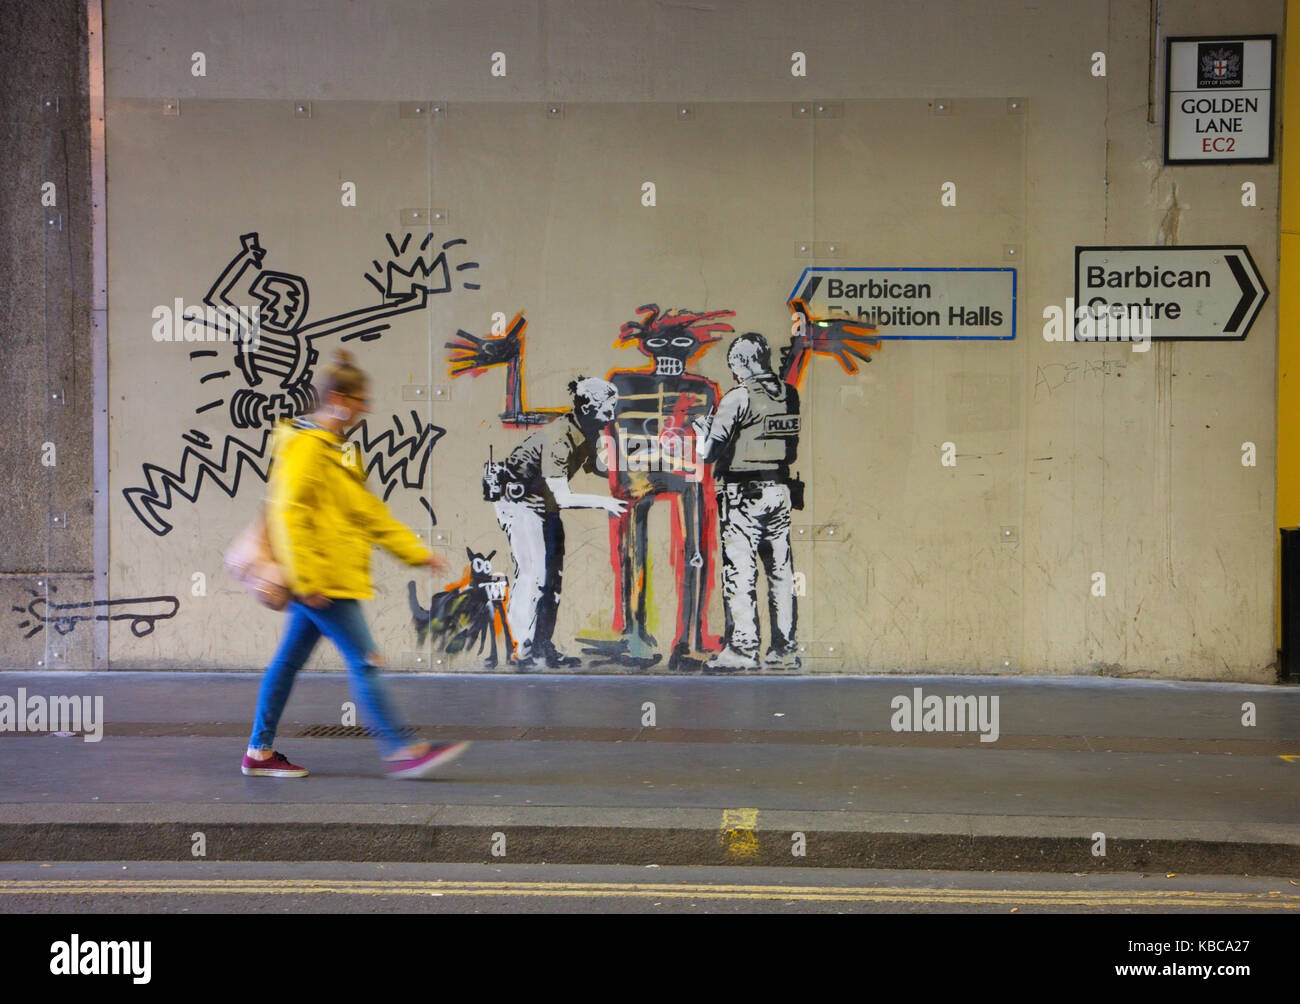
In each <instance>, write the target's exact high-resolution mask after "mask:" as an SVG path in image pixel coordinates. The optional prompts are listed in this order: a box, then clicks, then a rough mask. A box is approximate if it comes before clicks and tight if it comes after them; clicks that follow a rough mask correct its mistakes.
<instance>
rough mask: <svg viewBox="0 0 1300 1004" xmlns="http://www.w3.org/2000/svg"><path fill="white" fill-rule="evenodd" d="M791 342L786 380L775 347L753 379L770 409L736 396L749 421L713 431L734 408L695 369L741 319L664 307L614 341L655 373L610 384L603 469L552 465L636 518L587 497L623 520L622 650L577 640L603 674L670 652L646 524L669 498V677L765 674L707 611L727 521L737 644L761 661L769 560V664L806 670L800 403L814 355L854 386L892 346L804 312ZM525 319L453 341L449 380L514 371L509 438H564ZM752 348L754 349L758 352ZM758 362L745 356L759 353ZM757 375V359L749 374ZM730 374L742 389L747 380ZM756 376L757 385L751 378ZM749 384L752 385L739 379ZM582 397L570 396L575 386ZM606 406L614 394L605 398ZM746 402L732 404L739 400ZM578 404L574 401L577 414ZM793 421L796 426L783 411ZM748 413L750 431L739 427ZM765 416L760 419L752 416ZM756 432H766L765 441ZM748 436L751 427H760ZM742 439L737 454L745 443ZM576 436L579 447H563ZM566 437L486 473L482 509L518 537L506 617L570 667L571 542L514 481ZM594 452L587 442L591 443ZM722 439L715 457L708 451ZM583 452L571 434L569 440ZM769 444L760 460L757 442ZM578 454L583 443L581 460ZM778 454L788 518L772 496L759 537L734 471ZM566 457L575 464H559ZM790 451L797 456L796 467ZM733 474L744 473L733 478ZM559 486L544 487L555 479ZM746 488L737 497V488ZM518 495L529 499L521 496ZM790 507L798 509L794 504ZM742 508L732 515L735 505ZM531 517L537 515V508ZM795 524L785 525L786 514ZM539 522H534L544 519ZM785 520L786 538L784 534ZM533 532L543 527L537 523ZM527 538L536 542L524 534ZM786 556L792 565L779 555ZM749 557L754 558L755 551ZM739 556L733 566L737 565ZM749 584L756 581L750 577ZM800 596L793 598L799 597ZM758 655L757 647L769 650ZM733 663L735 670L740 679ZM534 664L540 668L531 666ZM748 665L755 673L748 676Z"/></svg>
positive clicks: (730, 619) (776, 469)
mask: <svg viewBox="0 0 1300 1004" xmlns="http://www.w3.org/2000/svg"><path fill="white" fill-rule="evenodd" d="M788 306H789V309H790V310H791V315H790V316H791V320H792V322H794V323H793V326H792V328H791V336H790V339H789V342H788V344H786V345H784V346H783V347H782V349H781V356H780V365H779V368H774V367H773V364H772V360H771V350H770V348H769V347H768V346H767V343H766V341H765V340H763V349H764V351H763V354H762V356H763V364H764V366H765V369H763V370H762V371H761V379H760V373H759V372H757V371H756V372H755V373H754V374H753V377H754V378H755V379H757V380H758V383H757V384H755V385H754V389H756V390H763V388H767V390H770V391H771V395H768V394H767V391H766V390H763V394H764V397H765V398H766V399H767V402H768V403H763V402H762V401H760V399H759V398H758V397H755V398H754V399H753V400H752V401H751V400H750V398H749V394H750V387H748V386H744V385H742V388H738V390H741V391H742V392H743V394H744V398H745V403H744V407H740V401H739V398H733V399H732V402H731V403H730V404H729V405H728V407H727V412H726V413H727V414H728V415H730V414H731V413H732V412H735V413H736V414H735V415H731V417H729V418H728V419H726V420H725V421H723V422H718V423H717V424H715V423H714V420H715V418H716V416H717V414H718V409H719V408H720V407H721V402H722V399H723V398H722V394H721V391H720V390H719V388H718V386H717V385H716V384H715V383H714V382H713V381H712V380H710V379H708V378H707V377H705V376H703V375H702V374H699V373H695V372H692V371H691V369H690V367H691V365H692V363H694V362H695V361H696V360H698V359H699V358H700V357H701V356H702V355H703V354H704V353H705V352H706V351H707V350H708V348H709V347H710V346H711V345H713V344H714V343H716V342H718V341H720V340H721V338H722V334H723V333H725V332H732V331H734V328H732V326H731V325H730V324H728V323H726V322H725V321H723V320H721V319H722V318H728V317H734V316H735V314H734V312H733V311H730V310H716V311H707V312H697V311H690V310H666V311H661V310H660V308H659V306H658V305H657V304H646V305H644V306H641V307H638V308H637V313H638V314H639V315H640V316H639V318H638V319H637V320H633V321H628V322H626V323H625V324H624V325H623V326H622V327H621V329H620V331H619V334H618V337H617V338H616V339H615V342H614V344H615V346H617V347H620V348H623V347H627V346H629V345H633V344H635V345H636V347H637V348H638V349H639V350H640V351H641V352H642V353H643V354H644V355H646V356H648V357H650V360H651V362H650V363H649V364H648V365H647V366H645V367H641V368H637V369H614V370H611V371H610V372H609V374H608V377H607V381H606V382H607V383H608V385H609V387H610V388H611V390H610V392H609V394H608V397H609V399H610V400H612V401H613V409H612V413H611V414H612V418H611V420H610V421H609V422H608V423H607V424H606V425H605V426H603V427H602V428H600V429H599V430H598V431H597V432H596V433H595V439H596V448H595V454H594V456H593V457H589V458H585V459H584V460H583V461H582V462H581V463H576V464H572V463H569V461H567V460H566V461H565V463H564V464H562V465H559V466H553V473H556V474H558V473H561V471H560V470H559V467H560V466H564V467H565V468H566V470H567V474H566V478H565V479H566V480H567V478H568V477H571V476H572V473H573V472H574V471H575V470H577V469H578V468H580V467H581V468H582V469H586V470H588V471H590V472H598V473H604V474H605V475H606V476H607V477H608V479H609V484H610V493H611V497H612V499H614V500H616V501H618V502H620V503H622V504H623V507H622V508H621V509H619V510H615V509H614V508H612V507H610V506H609V505H608V502H609V500H603V501H601V500H602V499H603V497H602V496H588V497H586V498H588V499H589V501H588V502H587V503H586V504H587V505H589V506H591V507H597V506H600V507H604V508H607V509H608V510H609V512H610V514H611V515H612V516H615V517H616V518H615V519H614V520H612V521H611V523H610V561H611V566H612V568H613V571H614V593H615V605H614V614H613V630H614V631H615V633H616V634H617V637H616V638H613V639H610V638H601V637H595V636H579V638H578V640H579V641H580V642H581V643H582V644H583V646H584V648H583V654H584V655H586V656H588V657H590V658H592V660H593V661H594V662H595V663H596V664H601V663H619V664H623V665H629V666H633V667H636V668H648V667H650V666H653V665H656V664H657V663H659V662H660V660H661V659H662V657H663V656H662V653H661V652H660V651H659V643H658V641H657V640H656V638H655V637H654V635H653V634H652V633H651V631H650V629H649V602H648V585H649V579H650V557H649V555H650V541H649V533H648V520H649V513H650V510H651V507H652V506H653V505H654V503H655V502H657V501H659V500H661V499H663V500H667V501H669V502H670V504H671V505H672V514H671V519H670V526H671V533H672V540H671V546H670V549H669V553H670V557H671V560H672V566H673V573H674V574H673V580H674V586H675V590H676V597H677V617H676V622H675V625H674V636H673V641H672V645H671V649H670V655H669V660H668V666H669V668H670V669H674V670H690V669H699V668H701V667H705V666H707V667H708V668H710V669H713V670H719V671H729V670H731V669H736V668H746V669H751V668H758V666H759V663H758V660H757V658H756V657H755V658H750V657H749V655H748V654H745V655H744V657H743V658H739V657H737V656H736V655H735V648H734V646H733V647H732V650H731V652H730V654H728V649H727V648H725V647H724V648H723V651H722V653H719V652H718V649H719V647H720V644H721V642H722V641H723V639H721V638H718V637H716V636H714V635H711V634H710V633H709V632H708V627H707V623H706V613H705V611H706V610H707V607H708V602H709V596H710V592H711V587H712V582H713V548H712V541H713V533H714V527H715V526H719V516H720V513H721V512H723V511H725V513H726V516H727V519H726V520H724V521H723V525H720V532H721V536H722V540H723V558H724V574H723V594H724V599H725V600H727V601H728V605H727V608H726V609H727V632H726V633H727V638H728V639H731V638H733V636H736V637H737V638H738V640H739V644H740V645H741V648H742V649H743V650H744V651H745V652H746V653H748V650H749V649H750V648H751V647H752V645H751V643H750V638H749V635H748V634H746V633H745V632H746V631H747V630H748V628H747V625H748V624H749V623H750V621H754V623H755V625H756V615H755V616H754V617H753V618H750V617H749V616H748V615H749V612H750V608H749V605H748V600H747V597H748V596H749V595H750V594H751V593H754V592H755V588H756V585H754V584H751V583H750V580H751V579H754V580H755V583H756V570H757V564H756V563H757V562H759V561H761V562H762V563H763V564H764V567H765V570H767V571H768V574H769V580H771V579H772V577H773V576H775V579H776V582H777V588H776V592H775V594H774V595H775V596H776V597H777V599H778V600H779V601H780V605H779V610H777V611H776V613H774V615H773V622H774V623H775V624H777V625H778V627H777V630H778V631H779V638H778V639H777V641H776V642H775V649H776V655H774V656H772V657H771V659H770V660H769V662H768V665H770V666H779V667H781V668H794V666H795V665H797V657H793V656H792V653H793V649H794V630H795V629H794V606H793V599H794V583H795V573H794V572H793V569H792V568H791V567H790V562H789V554H788V550H789V534H788V528H789V520H790V516H789V512H790V509H791V508H792V506H793V503H794V502H798V505H799V506H802V497H801V496H802V489H803V485H802V482H800V481H799V480H798V478H797V476H792V475H791V472H790V471H789V464H790V463H793V462H794V460H795V458H796V457H797V450H798V425H799V414H798V390H797V386H798V384H799V383H800V381H801V380H802V378H803V375H804V373H805V372H806V370H807V366H808V362H809V361H810V360H811V358H812V357H813V356H815V355H826V356H831V357H833V358H835V359H837V360H838V361H839V363H840V365H841V367H842V368H843V369H844V371H845V372H846V373H850V374H852V373H856V372H857V369H858V363H859V362H870V361H871V353H872V352H874V351H875V350H877V349H878V348H879V347H880V341H879V339H875V338H872V337H871V336H872V335H873V334H874V329H873V328H870V327H868V326H866V325H862V324H859V323H857V322H856V321H854V320H853V319H852V318H848V317H829V318H822V317H812V316H810V314H809V312H808V310H807V308H806V307H805V305H804V302H803V301H802V300H799V299H795V300H792V301H790V303H789V304H788ZM526 331H527V321H526V320H525V319H524V315H523V313H522V312H520V313H518V314H516V315H515V317H514V318H513V319H512V320H511V322H510V323H509V324H508V325H506V326H505V329H504V330H503V331H502V332H501V334H498V335H492V336H487V337H479V336H477V335H474V334H471V333H470V332H467V331H464V330H460V331H458V332H457V335H456V338H454V339H452V340H450V341H448V342H446V343H445V344H446V348H447V349H448V350H449V352H448V372H449V373H450V375H451V376H452V377H453V378H456V377H460V376H463V375H466V374H468V375H470V376H471V377H478V376H480V375H482V374H483V373H485V372H487V371H488V370H490V369H494V368H504V369H505V376H506V386H505V409H504V411H503V412H502V413H501V416H500V417H501V421H502V424H503V425H504V426H505V427H507V428H529V427H533V426H538V425H546V426H547V428H550V427H551V426H555V427H556V428H557V429H559V428H562V427H561V426H560V424H559V418H560V417H562V416H566V415H567V416H569V419H570V421H572V420H573V416H574V414H575V413H574V412H573V411H565V410H562V409H558V408H540V409H539V408H530V407H529V406H528V404H527V396H526V394H527V389H526V386H525V383H524V356H525V345H524V335H525V332H526ZM745 344H750V342H749V341H747V342H746V343H745ZM746 351H748V350H746ZM749 364H750V365H751V366H752V365H756V360H754V359H751V360H749ZM735 372H736V371H735V370H734V369H733V375H734V374H735ZM747 378H749V375H748V373H747V376H746V378H744V379H747ZM737 380H738V381H742V378H739V377H738V378H737ZM571 390H572V385H571ZM600 393H601V394H605V393H606V392H605V391H603V390H602V391H600ZM733 393H734V392H733ZM575 406H576V401H575ZM774 407H776V408H787V409H792V410H787V411H786V412H779V411H773V410H772V409H773V408H774ZM742 412H743V414H744V419H743V421H742V420H740V419H739V418H738V416H739V415H740V414H741V413H742ZM780 415H785V416H786V420H787V421H788V422H789V427H788V428H785V429H784V430H782V429H781V418H780V417H779V416H780ZM755 416H758V417H757V418H755ZM754 422H759V423H760V424H762V426H763V427H762V428H761V429H759V430H758V431H757V432H755V431H753V429H752V425H753V423H754ZM747 423H748V424H747ZM742 430H743V431H744V432H745V437H746V438H745V439H744V440H743V441H740V442H739V443H738V439H739V436H740V433H741V431H742ZM566 435H568V434H567V433H566ZM557 436H559V433H558V432H555V431H554V430H553V431H552V432H550V433H548V434H547V435H546V436H544V437H543V436H539V435H538V434H537V433H534V434H533V435H532V436H530V437H529V439H528V440H526V441H525V444H524V446H526V447H527V448H528V449H527V450H526V451H525V454H527V456H525V455H521V454H520V451H521V450H524V446H521V447H518V448H516V450H515V451H514V453H512V454H511V457H510V459H508V460H507V461H505V462H503V463H498V462H496V461H491V460H489V462H488V463H487V464H486V465H485V479H484V486H485V490H484V497H485V498H488V499H490V500H492V501H493V503H494V506H496V507H497V515H498V522H499V523H500V525H501V526H502V528H503V529H505V530H506V531H507V534H508V535H509V536H511V552H512V554H513V555H514V557H515V563H516V568H515V591H514V598H513V599H512V601H511V603H510V605H509V607H508V611H509V615H510V616H509V618H508V619H509V621H510V623H511V625H512V626H513V627H514V634H515V639H516V641H517V642H519V641H521V640H522V641H528V642H529V643H530V647H531V643H532V641H533V640H534V639H533V631H534V630H535V629H536V627H537V626H538V625H540V626H541V628H542V634H540V635H538V636H537V637H538V638H540V639H541V649H540V650H541V651H543V652H544V653H545V655H544V658H545V661H546V664H547V665H548V666H572V665H576V664H577V663H578V662H579V660H578V659H577V658H576V657H572V656H564V655H561V654H559V653H557V652H556V651H555V649H554V646H553V645H552V644H551V643H550V634H549V633H547V632H549V630H550V629H551V628H553V627H554V611H555V607H556V605H557V604H558V597H559V576H560V570H561V568H562V565H563V549H564V531H563V524H562V522H561V521H560V517H559V513H558V509H559V508H563V507H564V506H556V505H552V504H551V502H550V501H549V500H546V499H545V498H544V493H541V492H537V493H534V495H533V503H534V504H533V505H532V506H531V513H532V515H529V516H526V515H523V514H522V513H521V512H520V511H519V510H518V509H517V507H518V506H519V504H520V500H521V498H522V494H523V493H524V492H525V491H526V489H525V488H524V487H522V485H523V484H524V482H525V480H526V478H523V477H520V476H518V475H517V473H516V472H515V470H514V467H517V466H520V465H521V464H522V465H523V466H525V467H527V468H528V470H531V466H530V465H531V460H532V458H531V455H532V454H534V453H537V452H538V451H540V452H541V453H542V454H543V455H545V454H546V451H547V450H548V449H551V448H552V447H553V446H554V444H555V441H556V438H557ZM587 436H588V439H590V432H589V431H588V433H587ZM709 437H714V438H713V440H712V441H711V444H710V446H709V450H711V451H712V453H711V454H710V453H709V450H705V448H704V444H705V442H706V440H708V439H709ZM569 438H570V439H572V438H573V437H572V436H569ZM753 438H761V439H762V440H763V441H764V442H763V447H762V449H759V448H758V447H757V446H755V445H754V444H751V443H750V439H753ZM737 445H740V446H741V448H742V455H741V460H740V461H739V462H738V463H736V462H735V457H734V454H735V451H736V448H737ZM573 449H576V447H573V446H572V444H570V447H569V450H570V451H571V450H573ZM764 451H766V452H774V451H775V452H779V453H780V454H781V458H780V461H779V465H775V466H773V467H772V469H771V470H767V471H759V473H765V474H766V475H767V476H766V477H764V478H757V477H752V478H749V480H751V481H755V482H758V481H772V482H773V486H775V484H776V482H778V481H779V483H780V487H781V488H782V489H783V490H784V491H785V493H786V495H788V496H790V504H782V505H776V495H775V494H774V493H769V496H771V497H769V498H768V500H767V503H766V506H767V508H773V506H775V508H774V509H773V513H776V514H777V515H776V516H775V518H774V519H768V518H767V516H768V515H770V514H767V513H765V514H764V519H763V520H760V521H759V522H760V523H761V525H752V526H751V525H749V524H748V523H747V522H746V521H747V520H750V521H752V520H753V518H754V517H755V515H756V514H755V513H753V512H751V511H750V510H751V509H753V506H751V505H749V504H748V503H749V501H750V500H749V499H748V498H747V497H745V493H747V492H748V493H752V492H753V491H754V489H751V488H741V487H740V486H739V483H740V481H741V475H740V473H739V472H738V471H737V470H736V468H739V469H741V470H743V469H744V468H745V467H746V466H747V463H748V462H747V461H746V460H745V459H744V457H745V455H746V453H747V452H751V453H756V455H757V453H762V452H764ZM562 452H564V455H565V456H566V457H568V456H570V452H569V451H562ZM787 452H788V454H789V456H788V457H787V456H786V453H787ZM733 463H734V464H735V467H734V468H733ZM715 470H718V471H720V472H721V473H725V474H726V475H727V482H728V483H727V484H724V485H715V484H714V471H715ZM543 480H546V479H543ZM732 482H734V484H732ZM512 491H515V492H519V493H520V494H519V495H518V496H512V495H511V494H510V493H511V492H512ZM782 497H783V498H784V497H785V496H782ZM733 503H734V504H733ZM523 508H524V509H529V508H530V507H528V506H525V507H523ZM778 511H783V512H784V515H783V516H781V515H779V512H778ZM534 517H535V519H534ZM782 520H784V523H785V533H784V536H782V532H781V528H780V523H781V521H782ZM534 522H536V525H535V526H534V525H533V523H534ZM525 526H526V527H527V529H524V527H525ZM782 548H784V554H780V553H778V552H781V550H782ZM751 551H752V555H751V553H750V552H751ZM728 553H730V554H731V558H728V557H727V555H728ZM521 555H522V557H523V559H524V565H523V566H522V568H523V579H522V582H523V585H524V588H523V589H520V588H519V587H520V582H521V578H520V576H521V565H520V558H521ZM728 570H730V571H729V572H728ZM751 571H752V572H753V573H754V574H752V575H751V574H750V573H751ZM787 587H788V588H787ZM737 613H739V614H740V615H741V617H740V623H741V625H742V626H741V629H740V633H739V635H737V629H736V621H737V617H736V615H737ZM756 644H757V642H753V645H756ZM732 662H736V663H737V665H734V666H733V665H729V663H732ZM529 663H530V664H531V658H530V659H529ZM742 663H743V665H742Z"/></svg>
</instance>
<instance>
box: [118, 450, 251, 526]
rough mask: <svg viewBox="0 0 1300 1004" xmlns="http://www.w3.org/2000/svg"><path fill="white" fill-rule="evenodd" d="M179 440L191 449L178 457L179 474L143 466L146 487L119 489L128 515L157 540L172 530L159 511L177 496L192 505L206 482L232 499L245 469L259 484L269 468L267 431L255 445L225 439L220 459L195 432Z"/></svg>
mask: <svg viewBox="0 0 1300 1004" xmlns="http://www.w3.org/2000/svg"><path fill="white" fill-rule="evenodd" d="M181 439H183V440H185V441H186V442H187V443H188V444H190V445H188V446H186V447H185V449H184V450H183V451H182V453H181V462H180V465H179V469H178V470H175V471H169V470H167V469H165V468H163V467H160V466H158V465H157V464H145V465H144V467H143V471H144V477H145V487H143V488H124V489H122V495H123V496H124V497H125V498H126V501H127V504H128V505H129V506H130V507H131V511H132V512H134V513H135V514H136V516H138V517H139V518H140V522H141V523H143V524H144V525H145V526H146V527H148V528H149V530H150V531H151V532H153V533H154V534H157V535H158V536H159V537H162V536H165V535H166V534H168V533H170V532H171V529H172V525H171V524H170V523H169V522H167V520H166V519H165V518H164V517H163V516H162V514H161V513H160V512H159V510H160V509H165V510H170V509H171V507H172V503H173V501H174V498H175V497H176V496H179V497H180V498H183V499H186V500H188V501H190V502H193V501H195V500H196V499H197V498H198V497H199V490H200V489H201V488H202V487H203V482H204V481H205V480H206V481H211V482H212V483H213V484H214V485H216V486H217V487H218V488H219V489H221V491H222V492H223V493H224V494H225V495H226V496H227V497H228V498H232V499H233V498H234V497H235V495H236V493H237V492H238V491H239V483H240V478H241V477H242V476H243V473H244V469H245V468H250V469H251V470H252V471H253V473H254V474H256V475H257V477H258V478H259V479H260V480H262V481H265V480H266V476H267V471H268V470H269V468H270V458H269V457H268V456H267V448H268V447H269V445H270V439H271V430H270V429H263V430H262V432H261V434H260V435H259V436H258V437H257V442H256V445H254V444H253V443H249V442H245V441H244V440H242V439H240V438H239V437H238V436H235V435H229V436H227V437H226V438H225V441H224V442H223V443H222V452H221V456H220V457H218V456H216V453H215V451H214V450H213V449H212V440H211V439H209V438H208V436H207V435H206V434H205V433H202V432H200V431H199V430H198V429H191V430H190V431H189V432H187V433H185V434H184V435H182V436H181ZM263 461H265V463H263Z"/></svg>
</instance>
